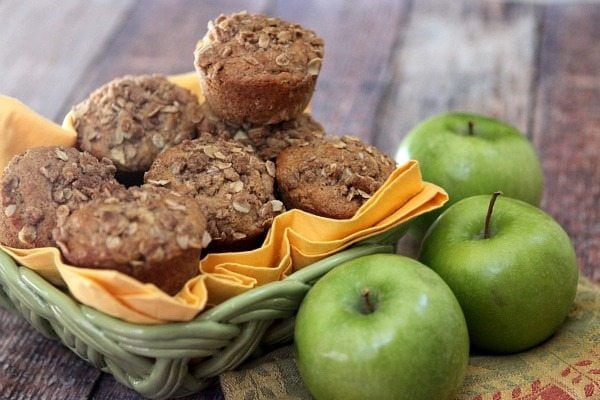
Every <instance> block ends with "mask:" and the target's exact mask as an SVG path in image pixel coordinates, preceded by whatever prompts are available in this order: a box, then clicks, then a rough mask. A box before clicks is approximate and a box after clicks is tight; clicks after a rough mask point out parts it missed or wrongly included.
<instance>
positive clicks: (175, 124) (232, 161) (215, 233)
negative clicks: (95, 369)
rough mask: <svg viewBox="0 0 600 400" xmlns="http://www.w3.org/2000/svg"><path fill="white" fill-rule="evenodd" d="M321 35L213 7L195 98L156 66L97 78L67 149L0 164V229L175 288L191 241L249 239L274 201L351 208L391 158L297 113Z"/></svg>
mask: <svg viewBox="0 0 600 400" xmlns="http://www.w3.org/2000/svg"><path fill="white" fill-rule="evenodd" d="M323 47H324V43H323V40H322V39H320V38H318V37H317V36H316V35H315V33H314V32H312V31H310V30H307V29H304V28H303V27H301V26H300V25H298V24H295V23H290V22H286V21H283V20H281V19H278V18H273V17H268V16H265V15H259V14H249V13H246V12H240V13H235V14H232V15H228V16H224V15H221V16H219V17H218V18H217V19H216V20H214V21H210V22H209V23H208V31H207V33H206V35H205V36H204V37H203V38H202V39H201V40H200V41H199V42H198V44H197V47H196V50H195V52H194V65H195V68H196V71H197V75H198V79H199V84H200V87H201V88H202V92H203V94H204V96H205V98H206V99H205V101H204V102H203V103H201V104H200V103H199V102H198V99H197V98H196V97H195V95H194V94H192V93H191V92H190V91H188V90H187V89H184V88H181V87H178V86H177V85H175V84H173V83H171V82H170V81H169V80H168V79H167V78H166V77H164V76H162V75H141V76H125V77H123V78H119V79H116V80H114V81H112V82H109V83H108V84H106V85H104V86H102V87H100V88H99V89H97V90H96V91H94V92H93V93H92V94H91V95H90V96H89V97H88V98H87V99H86V100H84V101H83V102H82V103H80V104H78V105H76V106H75V107H74V108H73V110H72V121H73V126H74V127H75V129H76V131H77V144H76V147H77V148H62V147H45V148H34V149H30V150H29V151H27V152H26V153H25V154H22V155H19V156H17V157H15V158H14V159H13V160H12V161H11V162H10V164H9V165H8V166H7V167H6V169H5V171H4V175H3V177H2V188H1V193H0V194H1V197H2V205H3V210H4V212H3V213H1V214H0V227H2V229H1V230H0V241H1V242H2V243H3V244H5V245H7V246H11V247H17V248H35V247H45V246H56V247H58V248H59V249H60V250H61V252H62V255H63V257H64V258H65V260H66V261H67V262H68V263H70V264H72V265H75V266H83V267H90V268H104V269H116V270H119V271H121V272H123V273H126V274H128V275H130V276H132V277H134V278H136V279H138V280H140V281H142V282H149V283H153V284H155V285H156V286H157V287H159V288H160V289H162V290H164V291H165V292H166V293H169V294H175V293H177V292H178V291H179V290H180V289H181V287H182V286H183V284H184V283H185V282H186V281H188V280H189V279H191V278H192V277H193V276H195V275H197V274H199V273H200V271H199V268H198V260H199V257H200V252H201V251H202V252H203V253H205V252H210V251H241V250H246V249H249V248H253V247H256V246H258V245H260V243H261V241H262V239H263V238H264V236H265V234H266V232H267V230H268V229H269V227H270V226H271V224H272V222H273V219H274V218H275V217H276V216H277V215H279V214H281V213H282V212H284V211H285V210H286V209H291V208H298V209H302V210H305V211H307V212H310V213H314V214H317V215H321V216H324V217H329V218H351V217H352V216H353V215H354V214H355V213H356V211H357V210H358V208H359V207H360V206H361V205H362V204H363V203H364V201H365V200H366V199H368V198H369V197H370V196H371V195H372V194H373V193H374V192H375V191H376V190H377V189H378V188H379V187H380V186H381V185H382V184H383V182H384V181H385V180H386V178H387V177H388V176H389V174H390V173H391V172H392V171H393V169H394V168H395V163H394V161H393V160H392V159H391V158H390V157H388V156H386V155H384V154H382V153H381V152H379V151H378V150H377V149H375V148H374V147H372V146H369V145H367V144H366V143H363V142H361V141H360V140H359V139H356V138H353V137H349V136H343V137H327V136H326V135H325V131H324V129H323V127H322V126H321V124H319V123H318V122H316V121H315V120H314V119H313V118H312V117H311V116H310V115H309V114H308V113H306V112H305V110H306V108H307V106H308V104H309V102H310V100H311V97H312V94H313V91H314V88H315V85H316V82H317V77H318V75H319V71H320V68H321V62H322V59H323V54H324V53H323Z"/></svg>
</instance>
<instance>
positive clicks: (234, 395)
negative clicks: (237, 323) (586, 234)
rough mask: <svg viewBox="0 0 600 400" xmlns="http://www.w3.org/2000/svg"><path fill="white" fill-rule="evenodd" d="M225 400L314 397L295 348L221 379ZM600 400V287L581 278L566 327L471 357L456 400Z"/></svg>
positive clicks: (264, 358)
mask: <svg viewBox="0 0 600 400" xmlns="http://www.w3.org/2000/svg"><path fill="white" fill-rule="evenodd" d="M220 380H221V387H222V390H223V393H224V395H225V398H226V399H227V400H241V399H274V398H276V399H310V398H311V396H310V394H309V392H308V391H307V390H306V388H305V387H304V385H303V384H302V381H301V379H300V377H299V375H298V371H297V369H296V364H295V362H294V358H293V347H292V346H287V347H284V348H281V349H278V350H275V351H273V352H271V353H269V354H267V355H265V356H263V357H262V358H260V359H258V360H255V361H253V362H251V363H248V364H246V365H244V366H243V367H241V368H238V370H236V371H232V372H227V373H224V374H222V375H221V377H220ZM584 399H585V400H593V399H596V400H598V399H600V287H598V286H596V285H594V284H593V283H592V282H591V281H590V280H588V279H587V278H581V279H580V282H579V286H578V290H577V297H576V299H575V306H574V308H573V310H572V312H571V313H570V315H569V317H568V319H567V321H566V322H565V324H564V325H563V326H562V328H561V329H560V330H559V331H558V332H557V333H556V334H555V335H554V336H553V337H552V338H550V339H549V340H548V341H546V342H545V343H542V344H541V345H539V346H537V347H535V348H533V349H531V350H528V351H525V352H521V353H518V354H514V355H508V356H489V355H483V354H472V355H471V358H470V360H469V370H468V374H467V377H466V379H465V381H464V383H463V386H462V388H461V389H460V390H459V393H458V395H457V397H456V400H584Z"/></svg>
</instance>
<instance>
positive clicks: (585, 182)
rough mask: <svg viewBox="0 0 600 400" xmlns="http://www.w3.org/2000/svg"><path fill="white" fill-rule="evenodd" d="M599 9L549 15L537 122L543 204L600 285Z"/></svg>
mask: <svg viewBox="0 0 600 400" xmlns="http://www.w3.org/2000/svg"><path fill="white" fill-rule="evenodd" d="M599 20H600V7H598V5H578V6H565V5H553V6H549V7H548V8H547V9H546V12H545V13H544V19H543V39H542V41H541V47H540V56H539V65H538V68H537V69H538V76H539V86H538V90H537V92H536V100H537V101H536V110H535V111H536V112H535V119H534V124H533V128H534V129H533V132H534V141H535V144H536V147H537V148H538V149H539V150H540V152H541V156H542V161H543V168H544V175H545V192H544V201H543V204H542V207H543V208H544V209H546V210H547V211H548V212H549V213H550V214H551V215H553V216H554V217H555V218H556V219H557V220H558V222H559V223H560V224H561V225H562V226H563V227H564V228H565V230H566V231H567V233H568V234H569V235H570V237H571V238H572V240H573V243H574V245H575V249H576V252H577V258H578V261H579V266H580V268H581V269H582V271H583V273H584V274H585V275H587V276H589V277H591V278H592V279H593V280H594V281H595V282H598V283H600V47H599V46H598V43H600V24H599V23H598V21H599Z"/></svg>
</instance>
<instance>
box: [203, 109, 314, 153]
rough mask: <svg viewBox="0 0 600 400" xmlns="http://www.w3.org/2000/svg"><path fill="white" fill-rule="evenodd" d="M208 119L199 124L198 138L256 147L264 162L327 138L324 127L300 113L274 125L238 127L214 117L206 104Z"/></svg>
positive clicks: (206, 117)
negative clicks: (203, 137) (294, 148)
mask: <svg viewBox="0 0 600 400" xmlns="http://www.w3.org/2000/svg"><path fill="white" fill-rule="evenodd" d="M203 109H204V110H205V111H204V115H205V117H204V118H203V119H202V122H200V124H198V127H197V128H198V133H199V135H205V136H206V134H209V135H208V136H213V137H220V138H223V139H233V140H236V141H239V142H241V143H243V144H246V145H250V146H252V147H253V148H254V151H255V152H256V154H257V155H258V156H259V157H260V158H261V159H262V160H265V161H266V160H271V161H275V159H276V158H277V155H278V154H279V153H280V152H281V151H282V150H283V149H285V148H287V147H290V146H303V145H305V144H307V143H308V142H310V141H313V140H317V139H322V138H323V137H324V136H325V130H324V129H323V126H322V125H321V124H320V123H318V122H317V121H315V120H314V119H313V118H312V117H311V116H310V115H309V114H306V113H303V114H300V116H298V117H297V118H295V119H293V120H290V121H284V122H280V123H278V124H274V125H250V124H244V125H243V126H236V125H231V124H228V123H226V122H225V121H223V120H221V119H219V118H218V117H217V116H215V115H214V114H213V113H212V112H211V111H210V110H209V109H208V106H207V105H206V103H204V104H203Z"/></svg>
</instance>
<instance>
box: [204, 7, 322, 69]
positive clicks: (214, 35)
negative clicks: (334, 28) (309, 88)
mask: <svg viewBox="0 0 600 400" xmlns="http://www.w3.org/2000/svg"><path fill="white" fill-rule="evenodd" d="M323 49H324V42H323V40H322V39H321V38H319V37H317V35H316V34H315V33H314V32H313V31H311V30H308V29H305V28H303V27H302V26H300V25H299V24H296V23H291V22H287V21H284V20H281V19H279V18H275V17H269V16H266V15H262V14H249V13H247V12H245V11H243V12H239V13H235V14H231V15H220V16H219V17H218V18H217V19H215V20H214V21H209V23H208V32H207V34H206V35H205V36H204V38H203V39H202V40H201V41H200V42H198V44H197V46H196V51H195V62H196V66H197V67H198V68H199V69H200V70H201V71H202V72H203V73H204V74H206V75H207V76H213V75H215V74H217V73H219V74H223V76H224V80H228V79H229V78H233V79H242V80H244V79H261V77H262V78H264V77H268V76H271V75H277V76H282V77H285V78H287V79H288V80H302V79H303V78H304V77H306V76H307V75H308V76H314V75H318V74H319V71H320V69H321V60H322V58H323Z"/></svg>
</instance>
